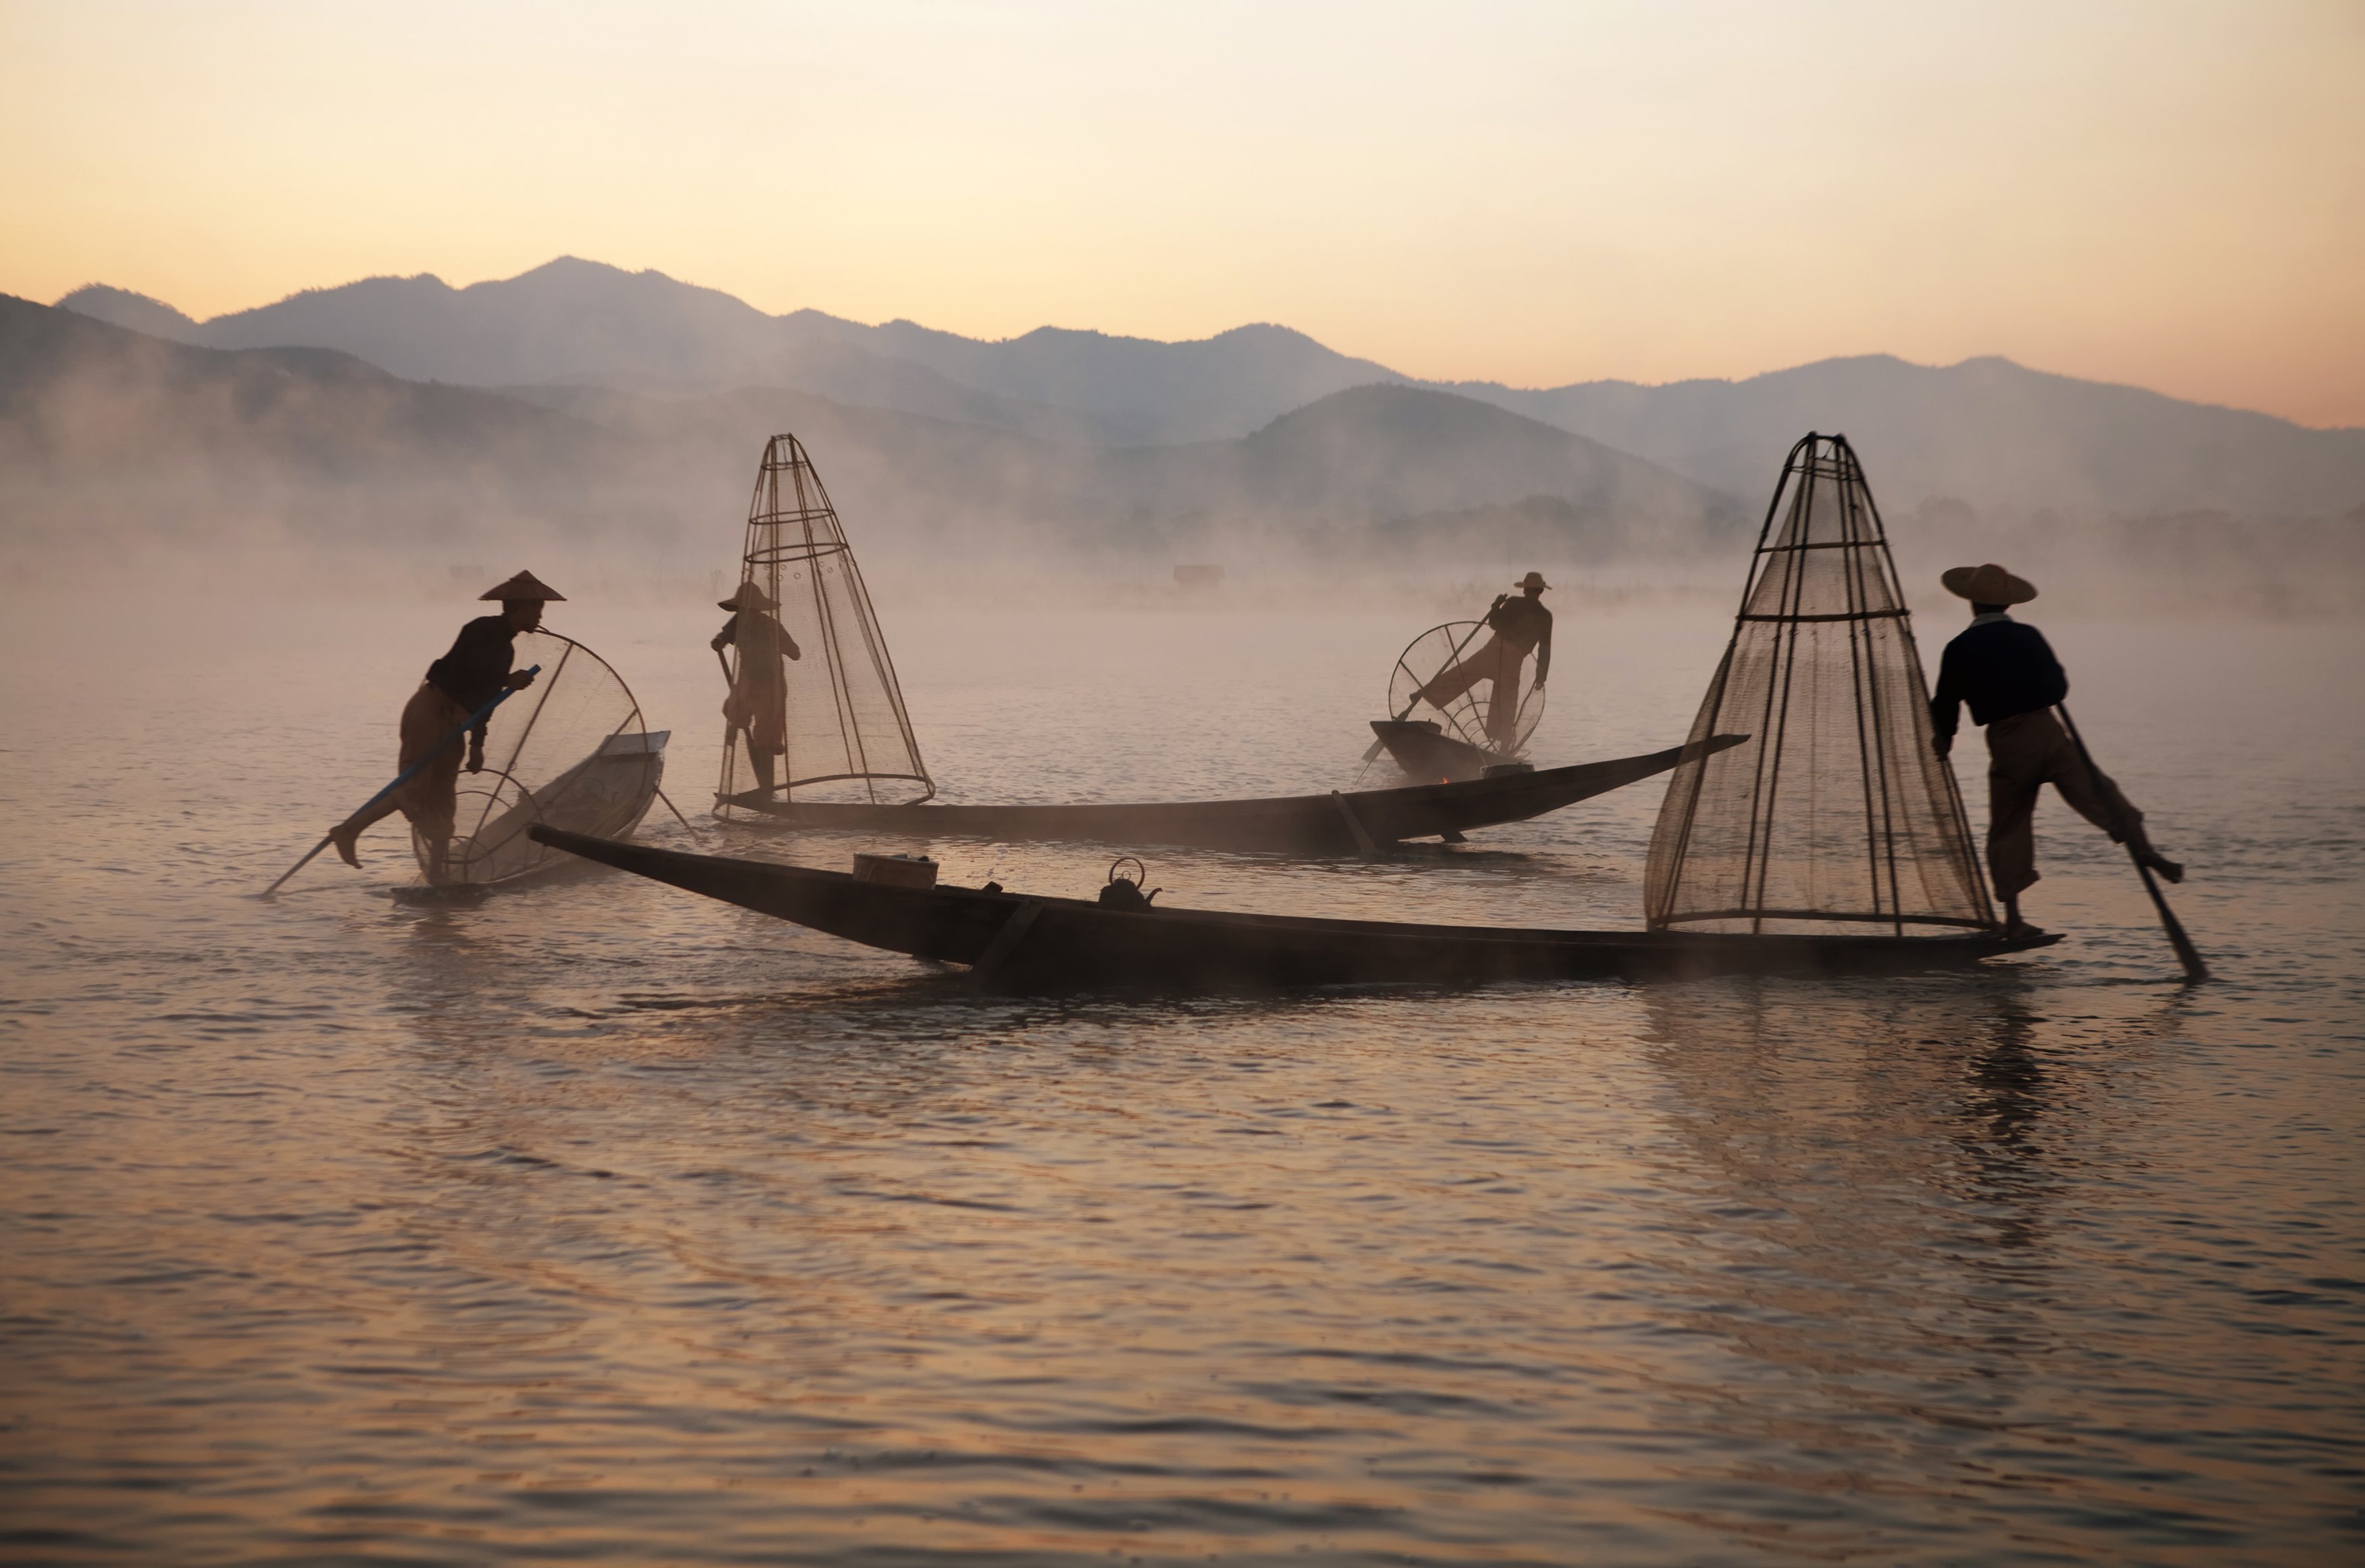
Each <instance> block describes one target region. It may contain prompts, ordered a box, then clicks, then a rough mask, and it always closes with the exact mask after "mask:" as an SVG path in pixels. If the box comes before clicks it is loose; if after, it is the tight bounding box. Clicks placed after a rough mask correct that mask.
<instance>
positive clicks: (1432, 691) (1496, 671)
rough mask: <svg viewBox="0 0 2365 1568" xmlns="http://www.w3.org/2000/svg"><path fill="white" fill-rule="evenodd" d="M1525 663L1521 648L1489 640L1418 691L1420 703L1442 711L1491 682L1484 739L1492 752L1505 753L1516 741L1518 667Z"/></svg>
mask: <svg viewBox="0 0 2365 1568" xmlns="http://www.w3.org/2000/svg"><path fill="white" fill-rule="evenodd" d="M1527 661H1528V651H1527V650H1526V649H1525V648H1522V647H1520V646H1519V644H1516V643H1507V642H1505V641H1503V639H1502V638H1500V637H1489V638H1487V639H1486V644H1485V646H1484V647H1482V648H1480V649H1479V650H1478V651H1477V652H1476V653H1474V654H1473V655H1470V656H1469V657H1468V658H1466V659H1463V661H1462V662H1461V663H1460V664H1458V665H1454V666H1452V667H1450V668H1448V669H1445V670H1441V671H1440V672H1439V674H1438V677H1437V678H1436V679H1435V680H1432V681H1430V682H1429V684H1428V685H1427V686H1424V687H1422V688H1421V689H1420V696H1421V700H1423V701H1425V702H1427V703H1428V704H1429V706H1430V707H1432V708H1442V707H1444V706H1445V705H1446V704H1447V703H1449V702H1451V701H1452V700H1454V699H1455V698H1457V697H1459V696H1461V695H1462V694H1463V692H1465V691H1467V690H1469V689H1471V688H1472V687H1474V686H1475V685H1477V684H1478V683H1479V682H1480V681H1482V680H1491V681H1493V682H1494V683H1495V684H1494V687H1493V689H1491V690H1490V691H1488V693H1487V694H1486V738H1487V739H1488V740H1490V741H1492V742H1494V743H1495V749H1496V750H1497V751H1508V750H1509V749H1510V747H1511V746H1512V745H1513V744H1514V743H1516V742H1517V741H1518V740H1519V667H1520V666H1522V665H1524V664H1526V663H1527Z"/></svg>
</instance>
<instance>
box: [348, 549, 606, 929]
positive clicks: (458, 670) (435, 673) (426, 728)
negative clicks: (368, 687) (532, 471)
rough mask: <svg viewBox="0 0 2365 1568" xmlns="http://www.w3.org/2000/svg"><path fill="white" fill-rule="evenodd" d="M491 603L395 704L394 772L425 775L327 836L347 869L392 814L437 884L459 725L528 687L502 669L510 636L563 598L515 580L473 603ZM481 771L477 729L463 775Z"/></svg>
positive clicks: (454, 797)
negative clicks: (414, 832)
mask: <svg viewBox="0 0 2365 1568" xmlns="http://www.w3.org/2000/svg"><path fill="white" fill-rule="evenodd" d="M477 597H478V598H480V599H498V600H499V601H500V606H501V612H500V613H499V615H481V616H478V617H477V618H476V620H474V621H471V622H468V623H467V624H466V625H465V626H463V627H461V628H460V635H459V636H458V637H456V638H454V640H453V643H452V651H451V652H450V653H448V654H445V655H443V657H442V658H440V659H437V660H436V661H435V662H434V663H433V664H432V665H429V666H427V676H426V678H425V679H423V680H421V681H420V684H419V689H418V690H416V691H414V692H412V693H411V694H410V700H409V701H408V702H406V703H404V704H403V708H402V722H401V726H400V733H401V737H402V750H401V754H400V756H401V761H400V765H399V766H400V767H401V768H403V769H408V768H409V767H411V766H412V765H413V764H415V763H418V762H420V761H421V760H424V761H425V762H426V764H427V766H426V767H421V768H420V770H419V771H418V772H417V773H415V774H412V775H411V777H410V778H409V780H407V781H406V782H405V783H404V784H403V786H402V787H401V788H400V789H398V790H395V791H393V792H392V793H391V794H389V795H387V797H386V799H384V800H382V801H378V802H377V803H376V804H375V805H374V806H367V807H364V809H363V810H361V811H359V812H355V813H354V814H353V815H352V816H350V817H347V818H346V819H345V820H344V821H343V822H342V823H338V824H337V825H336V826H335V827H333V828H331V829H330V830H329V842H330V843H331V844H333V845H335V846H337V856H338V857H339V858H340V859H342V860H343V861H344V863H345V864H346V865H348V866H359V865H360V864H361V858H360V857H358V856H356V855H355V854H354V853H353V841H354V840H355V839H358V838H359V837H361V835H362V834H363V833H364V831H365V830H367V829H368V828H369V827H371V826H372V825H373V824H375V823H379V822H382V821H384V820H385V819H386V818H387V817H390V816H392V815H393V814H394V813H395V812H401V813H402V814H403V815H404V816H406V817H408V818H409V819H410V825H411V826H412V827H414V828H417V829H418V830H419V834H420V837H422V838H424V839H426V840H427V879H428V880H429V881H430V882H432V883H438V884H440V883H441V882H442V881H443V861H444V857H445V856H446V855H447V854H449V853H450V850H451V846H452V827H453V818H454V815H455V814H456V812H458V809H459V801H458V797H459V787H460V737H459V734H458V731H459V728H460V726H461V725H463V724H465V723H466V722H468V718H469V715H471V714H473V713H475V712H476V710H478V709H479V708H482V707H483V706H484V705H485V704H486V703H488V702H490V701H491V700H493V699H494V697H495V696H497V695H498V694H499V692H500V690H501V689H502V688H504V687H507V688H508V689H510V690H511V691H523V690H524V689H526V688H527V687H529V686H531V685H532V684H533V673H532V671H531V670H521V669H520V670H513V669H511V668H510V655H511V653H512V651H513V649H514V644H515V642H516V638H517V634H518V633H521V632H531V631H532V630H533V629H534V628H535V627H537V626H540V625H541V624H542V607H543V606H544V604H546V603H549V602H551V601H552V600H556V601H558V602H560V603H564V602H566V595H565V594H563V593H560V592H559V591H558V590H557V589H555V588H551V587H550V586H549V585H548V584H546V583H544V582H543V581H542V580H541V579H540V578H539V577H535V576H534V575H533V574H532V572H520V573H519V574H518V575H517V576H515V577H511V578H510V580H509V581H507V582H505V583H502V584H501V585H499V587H498V588H488V589H486V590H485V592H483V593H482V594H480V595H478V596H477ZM484 769H485V726H484V725H483V724H478V725H477V726H476V728H475V729H473V730H471V731H469V733H468V771H469V772H471V773H481V772H483V771H484Z"/></svg>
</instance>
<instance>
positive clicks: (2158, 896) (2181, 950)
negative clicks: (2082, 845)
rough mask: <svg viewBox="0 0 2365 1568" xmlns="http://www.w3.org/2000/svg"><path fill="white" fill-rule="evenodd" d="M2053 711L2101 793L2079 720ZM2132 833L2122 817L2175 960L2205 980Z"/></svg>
mask: <svg viewBox="0 0 2365 1568" xmlns="http://www.w3.org/2000/svg"><path fill="white" fill-rule="evenodd" d="M2055 711H2057V712H2058V713H2059V714H2060V715H2061V722H2063V723H2064V724H2067V725H2068V727H2069V741H2070V744H2071V745H2075V746H2076V747H2077V748H2078V760H2079V761H2080V762H2082V763H2084V764H2085V765H2086V776H2087V777H2088V778H2090V779H2091V780H2092V781H2093V784H2094V788H2095V791H2096V793H2098V794H2099V793H2101V792H2102V790H2104V789H2105V788H2107V787H2108V786H2106V784H2105V782H2104V780H2103V777H2102V769H2101V768H2099V767H2095V766H2094V754H2093V753H2092V752H2090V751H2088V750H2087V749H2086V737H2085V736H2083V735H2081V734H2079V733H2078V721H2077V720H2075V719H2073V718H2071V717H2070V716H2069V710H2068V708H2067V707H2065V706H2062V705H2060V704H2056V705H2055ZM2116 797H2117V790H2111V793H2110V795H2109V796H2107V797H2105V798H2106V799H2109V800H2115V799H2116ZM2112 814H2113V816H2116V815H2117V814H2118V808H2117V807H2116V806H2115V805H2113V807H2112ZM2135 835H2136V824H2135V823H2130V822H2128V821H2127V820H2126V819H2125V818H2124V817H2121V818H2120V819H2119V842H2120V843H2122V844H2124V845H2125V846H2127V858H2129V859H2130V860H2133V861H2134V862H2135V874H2136V875H2137V876H2139V877H2141V878H2142V879H2143V885H2144V891H2146V892H2147V893H2149V894H2150V895H2151V902H2152V907H2153V908H2154V909H2156V910H2158V911H2159V923H2160V924H2161V925H2163V926H2164V927H2166V928H2167V930H2168V945H2169V946H2171V947H2173V948H2175V949H2176V958H2177V962H2179V963H2180V964H2182V965H2183V966H2184V978H2185V979H2186V980H2207V979H2208V978H2209V966H2208V965H2206V964H2204V963H2202V961H2201V950H2200V949H2199V948H2198V947H2195V946H2193V945H2192V938H2191V937H2190V936H2187V935H2185V934H2184V923H2183V922H2182V921H2180V920H2179V919H2177V918H2176V912H2175V911H2174V910H2172V909H2170V908H2169V907H2168V895H2167V894H2165V893H2163V892H2161V891H2160V890H2159V883H2158V881H2157V880H2156V879H2154V878H2153V876H2152V874H2151V868H2150V867H2148V866H2146V865H2145V864H2144V862H2143V856H2142V855H2141V854H2140V853H2139V852H2138V851H2137V850H2136V849H2135Z"/></svg>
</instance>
